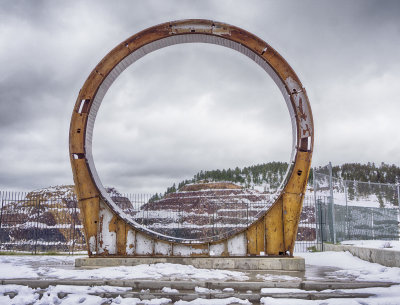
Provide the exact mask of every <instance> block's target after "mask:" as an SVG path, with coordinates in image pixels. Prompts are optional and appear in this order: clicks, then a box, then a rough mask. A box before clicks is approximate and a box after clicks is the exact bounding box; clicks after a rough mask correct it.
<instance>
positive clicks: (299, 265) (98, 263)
mask: <svg viewBox="0 0 400 305" xmlns="http://www.w3.org/2000/svg"><path fill="white" fill-rule="evenodd" d="M157 263H171V264H182V265H192V266H194V267H196V268H205V269H237V270H277V271H279V270H280V271H304V270H305V261H304V258H302V257H126V258H123V257H91V258H77V259H76V260H75V267H110V266H135V265H141V264H157Z"/></svg>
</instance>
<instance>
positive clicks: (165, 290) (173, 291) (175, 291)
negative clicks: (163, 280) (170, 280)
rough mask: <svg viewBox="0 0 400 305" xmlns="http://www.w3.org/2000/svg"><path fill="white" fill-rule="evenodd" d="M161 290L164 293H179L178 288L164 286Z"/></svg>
mask: <svg viewBox="0 0 400 305" xmlns="http://www.w3.org/2000/svg"><path fill="white" fill-rule="evenodd" d="M161 291H162V292H164V293H179V290H178V289H173V288H171V287H163V289H161Z"/></svg>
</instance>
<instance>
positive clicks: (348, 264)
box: [299, 251, 400, 283]
mask: <svg viewBox="0 0 400 305" xmlns="http://www.w3.org/2000/svg"><path fill="white" fill-rule="evenodd" d="M299 256H302V257H304V258H305V260H306V264H308V265H315V266H327V267H336V268H339V269H341V270H338V271H334V272H332V273H330V274H329V275H330V276H331V277H335V278H344V277H345V278H354V279H357V280H362V281H388V282H396V283H398V282H400V268H396V267H385V266H382V265H379V264H376V263H370V262H367V261H364V260H362V259H359V258H358V257H355V256H353V255H352V254H351V253H349V252H330V251H327V252H315V253H299Z"/></svg>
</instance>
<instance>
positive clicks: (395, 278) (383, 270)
mask: <svg viewBox="0 0 400 305" xmlns="http://www.w3.org/2000/svg"><path fill="white" fill-rule="evenodd" d="M298 255H299V256H302V257H304V258H305V260H306V264H307V265H314V266H320V267H321V268H322V269H323V267H333V268H336V269H334V271H332V269H327V271H326V276H325V278H327V279H329V278H330V279H332V278H334V279H338V280H341V279H346V280H348V279H354V280H364V281H365V280H367V281H390V282H396V283H400V268H390V267H384V266H382V265H379V264H374V263H369V262H366V261H363V260H361V259H359V258H357V257H354V256H352V255H351V254H350V253H348V252H316V253H298ZM74 259H75V257H71V256H67V257H65V256H0V279H6V278H60V279H119V278H121V279H147V280H150V279H166V278H168V279H170V280H172V281H173V280H211V281H212V280H214V281H227V280H240V281H245V280H248V279H249V278H248V275H247V274H246V273H245V272H236V271H230V270H212V269H199V268H194V267H192V266H188V265H178V264H152V265H138V266H119V267H104V268H98V269H75V268H74V267H73V262H74ZM257 278H258V279H262V280H264V281H300V280H301V279H300V278H297V277H293V276H288V275H275V274H274V275H268V274H263V275H259V276H257ZM174 290H175V289H171V288H170V287H164V288H163V291H164V292H165V293H167V292H170V293H171V292H175V291H174ZM194 290H195V291H196V292H197V293H213V292H215V293H217V292H221V290H215V291H214V290H211V289H206V288H201V287H196V289H194ZM40 291H42V292H44V293H43V297H42V298H41V299H40V300H39V292H40ZM130 291H131V288H129V287H114V286H95V287H90V286H66V285H57V286H50V287H48V288H47V289H44V290H40V289H32V288H29V287H26V286H21V285H2V286H0V304H21V305H27V304H34V305H39V304H41V305H44V304H49V305H52V304H61V305H68V304H78V303H81V304H84V305H85V304H87V305H91V304H102V303H104V302H108V303H107V304H112V305H115V304H120V305H125V304H133V305H135V304H144V305H163V304H171V301H170V299H168V298H158V299H153V300H139V299H138V298H129V297H128V298H121V297H116V298H101V297H99V296H95V295H92V294H96V293H117V294H118V293H121V294H122V293H125V292H130ZM341 291H343V292H357V293H372V294H376V295H377V296H376V297H370V298H363V299H359V298H353V299H346V300H343V299H327V300H299V299H289V298H288V299H273V298H270V297H263V298H262V300H261V304H263V305H275V304H288V305H290V304H296V305H315V304H324V305H336V304H349V305H352V304H357V305H360V304H363V305H378V304H389V305H395V304H396V305H399V304H400V301H399V300H400V285H395V286H392V287H389V288H387V287H386V288H365V289H354V290H341ZM61 292H63V293H68V295H63V294H62V293H61ZM261 292H262V293H277V292H279V293H282V292H283V293H299V292H306V291H303V290H301V289H283V288H265V289H262V290H261ZM326 292H328V291H326ZM175 293H176V292H175ZM4 294H5V295H4ZM235 302H236V303H235ZM232 303H235V304H251V303H250V302H249V301H248V300H240V299H238V298H235V297H231V298H225V299H209V300H206V299H196V300H194V301H190V302H188V301H183V300H181V301H178V302H175V303H174V304H175V305H197V304H201V305H208V304H210V305H211V304H213V305H227V304H232Z"/></svg>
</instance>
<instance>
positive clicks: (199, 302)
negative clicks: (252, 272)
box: [174, 297, 359, 305]
mask: <svg viewBox="0 0 400 305" xmlns="http://www.w3.org/2000/svg"><path fill="white" fill-rule="evenodd" d="M229 304H243V305H251V303H250V302H249V301H248V300H241V299H239V298H235V297H232V298H226V299H201V298H199V299H195V300H193V301H190V302H188V301H182V300H181V301H178V302H175V303H174V305H229ZM358 305H359V304H358Z"/></svg>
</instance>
